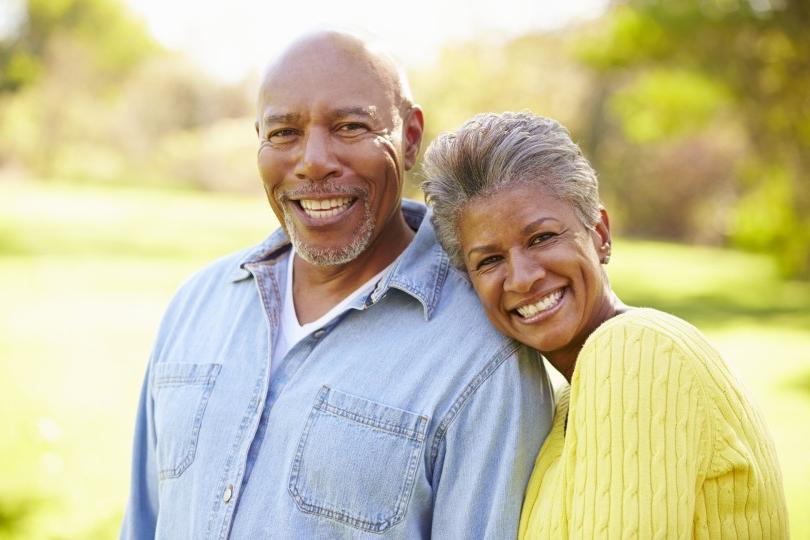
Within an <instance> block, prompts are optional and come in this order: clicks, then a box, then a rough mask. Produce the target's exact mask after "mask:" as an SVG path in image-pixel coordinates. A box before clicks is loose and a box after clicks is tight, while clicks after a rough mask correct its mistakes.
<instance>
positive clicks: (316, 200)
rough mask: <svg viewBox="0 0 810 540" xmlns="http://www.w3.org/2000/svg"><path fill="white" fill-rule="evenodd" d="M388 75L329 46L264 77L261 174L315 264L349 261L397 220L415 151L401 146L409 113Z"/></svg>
mask: <svg viewBox="0 0 810 540" xmlns="http://www.w3.org/2000/svg"><path fill="white" fill-rule="evenodd" d="M390 82H391V81H389V80H387V79H386V78H385V77H384V76H382V75H381V74H380V72H379V70H376V69H375V68H374V66H373V65H372V64H370V63H369V62H368V61H364V59H362V58H359V57H357V56H356V55H354V56H353V55H351V54H349V53H346V52H335V51H334V50H329V49H321V50H312V51H304V52H300V51H299V53H298V54H296V55H290V56H288V57H287V58H286V59H285V60H282V61H281V62H280V63H279V64H277V65H276V66H275V67H274V68H273V69H272V70H271V71H270V72H268V75H267V77H266V78H265V81H264V84H263V86H262V89H261V94H260V97H259V110H258V120H257V131H258V134H259V138H260V144H261V146H260V148H259V155H258V165H259V172H260V174H261V177H262V182H263V184H264V189H265V191H266V192H267V197H268V200H269V201H270V206H271V207H272V208H273V212H274V213H275V214H276V217H277V218H278V219H279V221H280V222H281V223H283V224H284V226H285V228H286V230H287V233H288V235H289V236H290V238H291V240H292V241H293V245H294V246H295V249H296V251H297V252H298V254H299V255H300V256H301V257H302V258H304V260H307V261H308V262H310V263H313V264H319V265H337V264H345V263H347V262H350V261H352V260H354V259H355V258H356V257H358V256H359V255H360V254H361V253H363V252H364V251H365V250H366V249H368V248H369V247H370V246H371V245H373V244H374V242H375V241H376V240H377V239H378V238H379V237H380V236H381V235H382V234H384V232H385V230H386V227H388V226H389V225H390V226H392V227H393V225H392V224H393V223H394V218H395V217H396V214H397V212H399V205H400V198H401V193H402V184H403V176H404V170H405V169H407V168H410V166H411V165H412V164H413V160H414V158H415V153H416V152H415V151H414V152H410V151H409V150H404V149H403V137H405V138H406V139H407V138H408V127H407V126H408V122H409V121H408V118H409V116H410V115H411V113H410V112H408V111H405V113H403V114H401V113H400V111H399V110H398V106H399V105H400V104H399V103H395V100H396V98H395V96H396V95H397V94H396V92H394V91H393V90H392V85H391V84H390ZM403 115H404V116H405V121H404V122H403ZM420 123H421V117H420ZM420 135H421V125H420ZM407 145H408V143H407V141H406V146H407ZM417 150H418V143H417ZM411 153H412V154H413V155H412V156H411ZM404 154H407V155H406V156H405V157H403V155H404Z"/></svg>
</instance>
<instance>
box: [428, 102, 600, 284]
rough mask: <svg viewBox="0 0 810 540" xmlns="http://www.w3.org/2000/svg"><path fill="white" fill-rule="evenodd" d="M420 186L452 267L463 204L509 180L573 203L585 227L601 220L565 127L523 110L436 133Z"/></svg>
mask: <svg viewBox="0 0 810 540" xmlns="http://www.w3.org/2000/svg"><path fill="white" fill-rule="evenodd" d="M424 173H425V178H426V180H425V181H424V182H423V183H422V190H423V191H424V192H425V195H426V198H427V202H428V204H429V205H431V206H432V207H433V225H434V227H435V229H436V235H437V237H438V239H439V242H440V243H441V244H442V246H443V247H444V249H445V251H447V253H448V255H449V256H450V260H451V261H452V262H453V264H455V265H456V266H457V267H459V268H464V257H463V254H462V253H461V245H460V242H459V234H458V221H459V218H460V217H461V212H462V211H463V209H464V205H465V204H466V203H467V202H469V201H470V200H472V199H475V198H479V197H487V196H489V195H492V194H493V193H495V192H497V191H499V190H501V189H503V188H504V187H506V186H509V185H512V184H515V183H530V184H538V185H541V186H543V188H544V189H546V190H548V192H549V193H550V194H551V195H553V196H555V197H556V198H558V199H559V200H561V201H564V202H567V203H569V204H571V206H573V208H574V211H575V213H576V215H577V217H578V218H579V220H580V221H581V222H582V224H583V225H585V226H586V227H588V228H593V227H594V226H595V225H596V223H598V222H599V219H600V212H599V211H600V208H601V204H600V202H599V183H598V181H597V179H596V172H595V171H594V170H593V168H592V167H591V164H590V163H589V162H588V160H587V159H585V156H583V155H582V151H581V150H580V149H579V146H577V144H576V143H574V141H572V140H571V136H570V135H569V133H568V130H567V129H565V127H563V126H562V125H561V124H560V123H559V122H557V121H556V120H552V119H550V118H544V117H542V116H537V115H536V114H533V113H530V112H505V113H500V114H495V113H482V114H479V115H477V116H475V117H473V118H471V119H470V120H467V122H465V123H464V125H462V126H461V127H460V128H459V129H457V130H456V131H454V132H451V133H443V134H441V135H439V137H438V138H437V139H436V140H435V141H433V143H431V145H430V147H428V149H427V152H426V153H425V161H424Z"/></svg>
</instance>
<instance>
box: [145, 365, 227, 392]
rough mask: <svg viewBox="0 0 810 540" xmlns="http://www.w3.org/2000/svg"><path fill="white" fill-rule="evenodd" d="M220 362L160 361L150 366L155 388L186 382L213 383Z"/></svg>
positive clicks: (184, 383)
mask: <svg viewBox="0 0 810 540" xmlns="http://www.w3.org/2000/svg"><path fill="white" fill-rule="evenodd" d="M221 367H222V364H189V363H175V362H162V363H160V364H155V365H154V366H152V372H153V379H152V381H153V382H152V384H153V385H154V386H155V388H159V387H162V386H175V385H187V384H195V385H196V384H201V385H209V384H213V383H214V380H216V378H217V375H218V374H219V370H220V368H221Z"/></svg>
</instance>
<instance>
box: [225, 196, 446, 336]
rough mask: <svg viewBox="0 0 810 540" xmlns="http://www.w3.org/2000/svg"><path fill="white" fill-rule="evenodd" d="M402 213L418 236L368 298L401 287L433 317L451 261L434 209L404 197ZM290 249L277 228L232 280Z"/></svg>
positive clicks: (245, 259) (242, 277)
mask: <svg viewBox="0 0 810 540" xmlns="http://www.w3.org/2000/svg"><path fill="white" fill-rule="evenodd" d="M402 214H403V215H404V217H405V221H406V222H407V223H408V225H410V227H411V228H413V229H416V235H415V236H414V238H413V240H411V243H410V244H409V245H408V247H407V248H405V251H403V252H402V253H401V254H400V256H399V257H397V259H396V260H395V261H394V264H393V265H392V266H391V268H390V269H389V271H388V272H386V273H385V275H384V276H383V278H382V279H381V280H380V282H379V283H378V284H377V287H375V289H374V291H373V292H372V293H371V295H370V296H369V299H368V301H369V302H370V304H374V303H376V302H377V301H379V300H380V299H381V298H382V297H383V296H384V295H385V293H387V292H388V291H389V290H390V289H398V290H400V291H402V292H404V293H406V294H408V295H410V296H412V297H414V298H416V299H417V300H418V301H419V302H420V303H421V304H422V308H423V310H424V314H425V319H426V320H429V319H430V317H431V316H432V315H433V312H434V310H435V309H436V304H437V303H438V301H439V297H440V296H441V289H442V286H443V285H444V281H445V279H446V278H447V272H448V270H449V267H450V260H449V259H448V257H447V255H446V254H445V252H444V250H443V249H442V248H441V246H440V245H439V243H438V242H437V241H436V234H435V232H434V231H433V225H432V224H431V220H430V218H431V211H430V209H428V208H427V207H425V205H424V204H422V203H419V202H416V201H410V200H407V199H403V201H402ZM289 249H290V240H289V238H288V237H287V235H286V234H285V233H284V230H283V229H281V228H279V229H277V230H276V231H274V232H273V234H271V235H270V236H269V237H268V238H267V239H266V240H265V241H264V242H262V243H261V244H259V245H258V246H256V247H254V248H252V249H250V250H248V252H247V253H246V254H245V255H244V257H242V258H241V259H240V261H239V263H238V267H237V268H235V269H234V271H233V272H232V273H231V276H230V278H231V281H233V282H238V281H242V280H245V279H248V278H250V277H252V274H251V273H250V271H249V270H247V268H245V266H246V265H248V264H251V263H258V262H269V261H272V260H273V259H278V258H279V257H281V256H283V255H285V254H286V253H287V252H288V251H289Z"/></svg>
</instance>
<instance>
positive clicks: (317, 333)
mask: <svg viewBox="0 0 810 540" xmlns="http://www.w3.org/2000/svg"><path fill="white" fill-rule="evenodd" d="M325 335H326V330H324V329H323V328H321V329H320V330H315V333H313V334H312V337H314V338H315V339H321V338H322V337H323V336H325Z"/></svg>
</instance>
